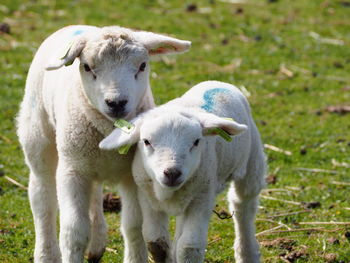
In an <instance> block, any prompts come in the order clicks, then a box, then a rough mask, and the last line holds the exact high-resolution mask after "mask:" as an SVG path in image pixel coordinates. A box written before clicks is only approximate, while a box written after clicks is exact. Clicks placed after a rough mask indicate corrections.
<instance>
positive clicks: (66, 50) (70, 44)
mask: <svg viewBox="0 0 350 263" xmlns="http://www.w3.org/2000/svg"><path fill="white" fill-rule="evenodd" d="M72 45H73V41H70V42H69V43H68V44H67V46H66V47H65V48H64V49H62V51H61V52H60V55H59V58H60V59H65V58H66V57H67V55H68V52H69V50H70V49H71V47H72Z"/></svg>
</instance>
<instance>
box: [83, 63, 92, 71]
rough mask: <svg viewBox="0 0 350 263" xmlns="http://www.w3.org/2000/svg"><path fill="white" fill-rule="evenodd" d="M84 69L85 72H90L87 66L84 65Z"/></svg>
mask: <svg viewBox="0 0 350 263" xmlns="http://www.w3.org/2000/svg"><path fill="white" fill-rule="evenodd" d="M84 69H85V71H86V72H89V71H91V68H90V67H89V65H88V64H84Z"/></svg>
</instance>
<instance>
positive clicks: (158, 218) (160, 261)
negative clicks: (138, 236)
mask: <svg viewBox="0 0 350 263" xmlns="http://www.w3.org/2000/svg"><path fill="white" fill-rule="evenodd" d="M146 198H147V197H145V196H143V195H142V194H141V193H139V200H140V205H141V209H142V215H143V227H142V232H143V236H144V238H145V241H146V243H147V247H148V251H149V252H150V253H151V255H152V258H153V260H154V262H155V263H171V262H173V261H172V257H171V250H170V237H169V230H168V224H169V220H168V215H167V214H165V213H164V212H159V211H155V210H153V209H152V207H151V206H150V205H149V203H148V200H147V199H146Z"/></svg>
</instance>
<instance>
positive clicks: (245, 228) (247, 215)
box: [228, 182, 260, 263]
mask: <svg viewBox="0 0 350 263" xmlns="http://www.w3.org/2000/svg"><path fill="white" fill-rule="evenodd" d="M238 187H240V188H241V189H242V186H239V184H238V183H237V182H235V183H233V184H232V187H231V188H230V190H229V192H228V200H229V204H230V210H231V212H233V213H234V217H233V220H234V225H235V235H236V238H235V243H234V249H235V259H236V262H237V263H259V262H260V253H259V244H258V242H257V240H256V238H255V224H254V221H255V215H256V212H257V207H258V196H243V195H241V196H240V195H239V194H238V191H236V189H235V188H238Z"/></svg>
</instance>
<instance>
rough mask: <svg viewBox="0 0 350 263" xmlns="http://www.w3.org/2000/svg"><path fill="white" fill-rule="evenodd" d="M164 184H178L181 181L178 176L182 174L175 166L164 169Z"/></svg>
mask: <svg viewBox="0 0 350 263" xmlns="http://www.w3.org/2000/svg"><path fill="white" fill-rule="evenodd" d="M163 173H164V179H165V180H164V184H165V185H167V186H178V185H179V184H180V183H181V180H179V178H180V177H181V175H182V172H181V171H180V170H178V169H177V168H168V169H166V170H164V172H163Z"/></svg>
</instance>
